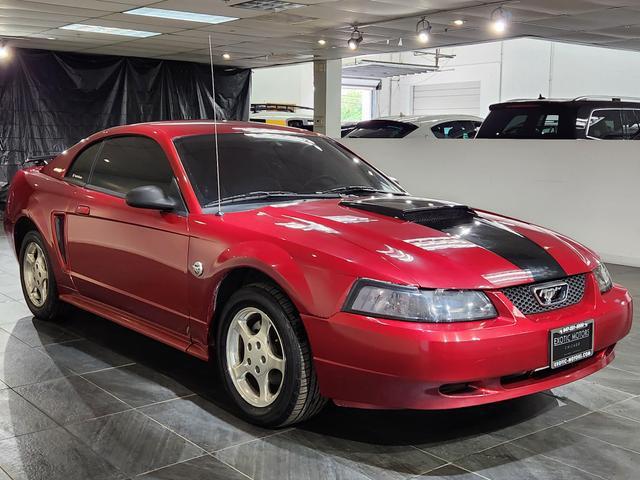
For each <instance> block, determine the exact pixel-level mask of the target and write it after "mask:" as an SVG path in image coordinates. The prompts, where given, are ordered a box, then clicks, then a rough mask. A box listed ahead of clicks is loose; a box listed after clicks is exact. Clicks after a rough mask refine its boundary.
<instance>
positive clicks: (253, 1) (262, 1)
mask: <svg viewBox="0 0 640 480" xmlns="http://www.w3.org/2000/svg"><path fill="white" fill-rule="evenodd" d="M306 6H307V5H303V4H301V3H293V2H285V1H282V0H248V1H247V2H241V3H236V4H235V5H233V8H246V9H249V10H262V11H265V12H282V11H283V10H291V9H292V8H301V7H306Z"/></svg>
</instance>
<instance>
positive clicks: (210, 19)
mask: <svg viewBox="0 0 640 480" xmlns="http://www.w3.org/2000/svg"><path fill="white" fill-rule="evenodd" d="M124 13H128V14H129V15H142V16H144V17H156V18H167V19H170V20H184V21H186V22H200V23H211V24H213V25H215V24H217V23H225V22H232V21H233V20H238V17H226V16H224V15H208V14H206V13H194V12H182V11H179V10H165V9H162V8H150V7H142V8H135V9H133V10H129V11H127V12H124Z"/></svg>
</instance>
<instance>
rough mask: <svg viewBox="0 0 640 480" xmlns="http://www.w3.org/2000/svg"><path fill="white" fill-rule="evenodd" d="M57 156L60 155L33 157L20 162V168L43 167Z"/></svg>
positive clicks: (51, 154)
mask: <svg viewBox="0 0 640 480" xmlns="http://www.w3.org/2000/svg"><path fill="white" fill-rule="evenodd" d="M58 155H60V154H59V153H50V154H48V155H38V156H34V157H28V158H27V159H26V160H25V161H24V162H22V168H29V167H44V166H45V165H47V164H48V163H49V162H50V161H51V160H53V159H54V158H56V157H57V156H58Z"/></svg>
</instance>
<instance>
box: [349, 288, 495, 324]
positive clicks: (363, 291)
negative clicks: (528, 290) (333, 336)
mask: <svg viewBox="0 0 640 480" xmlns="http://www.w3.org/2000/svg"><path fill="white" fill-rule="evenodd" d="M344 310H345V311H347V312H353V313H360V314H364V315H370V316H372V317H381V318H392V319H397V320H408V321H413V322H432V323H450V322H467V321H471V320H483V319H487V318H494V317H496V316H497V315H498V314H497V312H496V309H495V307H494V306H493V304H492V303H491V301H490V300H489V299H488V298H487V296H486V295H485V294H484V293H482V292H478V291H473V290H440V289H438V290H420V289H418V288H416V287H406V286H402V285H395V284H391V283H385V282H377V281H374V280H366V279H365V280H358V281H357V282H356V284H355V285H354V286H353V288H352V289H351V293H350V294H349V297H348V298H347V302H346V303H345V306H344Z"/></svg>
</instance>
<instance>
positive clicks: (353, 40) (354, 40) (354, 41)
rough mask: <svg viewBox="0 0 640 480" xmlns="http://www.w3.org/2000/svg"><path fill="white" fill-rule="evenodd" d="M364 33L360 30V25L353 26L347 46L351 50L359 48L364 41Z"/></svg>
mask: <svg viewBox="0 0 640 480" xmlns="http://www.w3.org/2000/svg"><path fill="white" fill-rule="evenodd" d="M362 39H363V37H362V33H361V32H360V30H358V27H353V32H351V37H349V40H347V46H348V47H349V50H357V49H358V47H359V46H360V44H361V43H362Z"/></svg>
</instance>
